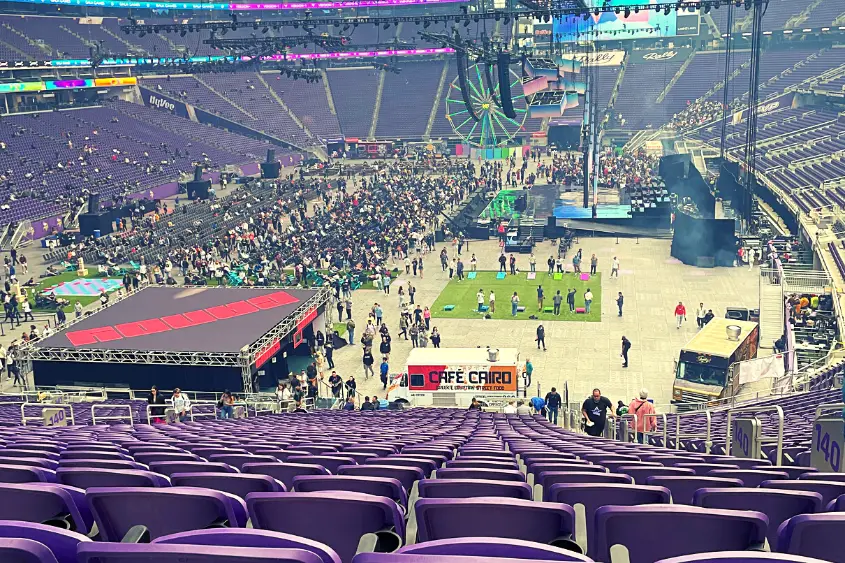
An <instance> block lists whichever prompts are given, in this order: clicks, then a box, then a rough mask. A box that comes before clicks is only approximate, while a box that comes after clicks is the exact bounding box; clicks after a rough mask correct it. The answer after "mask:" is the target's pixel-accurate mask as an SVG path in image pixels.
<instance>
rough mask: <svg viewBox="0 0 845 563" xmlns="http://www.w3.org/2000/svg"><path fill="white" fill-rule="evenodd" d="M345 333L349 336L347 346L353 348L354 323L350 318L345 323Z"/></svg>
mask: <svg viewBox="0 0 845 563" xmlns="http://www.w3.org/2000/svg"><path fill="white" fill-rule="evenodd" d="M346 332H347V333H348V334H349V345H350V346H355V321H353V320H352V319H351V318H349V319H348V320H347V321H346Z"/></svg>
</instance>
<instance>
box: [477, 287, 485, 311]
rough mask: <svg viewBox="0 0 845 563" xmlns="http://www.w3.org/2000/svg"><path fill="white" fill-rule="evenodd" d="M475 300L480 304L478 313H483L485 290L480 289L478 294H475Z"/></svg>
mask: <svg viewBox="0 0 845 563" xmlns="http://www.w3.org/2000/svg"><path fill="white" fill-rule="evenodd" d="M475 300H476V301H477V302H478V312H479V313H480V312H481V308H482V307H483V306H484V290H483V289H479V290H478V293H476V294H475Z"/></svg>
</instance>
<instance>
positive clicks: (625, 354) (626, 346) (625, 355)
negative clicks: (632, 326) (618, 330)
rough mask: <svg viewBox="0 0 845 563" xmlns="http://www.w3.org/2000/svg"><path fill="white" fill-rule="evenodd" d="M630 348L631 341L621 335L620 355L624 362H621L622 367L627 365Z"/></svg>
mask: <svg viewBox="0 0 845 563" xmlns="http://www.w3.org/2000/svg"><path fill="white" fill-rule="evenodd" d="M630 349H631V341H630V340H628V339H627V338H625V337H624V336H623V337H622V353H621V354H620V356H622V359H623V360H624V363H623V364H622V367H623V368H626V367H628V351H629V350H630Z"/></svg>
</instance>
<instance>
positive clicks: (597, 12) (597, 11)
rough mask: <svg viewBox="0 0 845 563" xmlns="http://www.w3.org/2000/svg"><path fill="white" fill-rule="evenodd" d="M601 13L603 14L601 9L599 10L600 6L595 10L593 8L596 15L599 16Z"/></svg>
mask: <svg viewBox="0 0 845 563" xmlns="http://www.w3.org/2000/svg"><path fill="white" fill-rule="evenodd" d="M599 14H601V10H599V9H598V8H596V9H595V10H593V15H594V16H596V17H598V15H599Z"/></svg>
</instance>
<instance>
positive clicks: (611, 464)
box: [601, 461, 663, 473]
mask: <svg viewBox="0 0 845 563" xmlns="http://www.w3.org/2000/svg"><path fill="white" fill-rule="evenodd" d="M601 467H604V468H605V469H607V470H608V471H610V472H611V473H622V472H621V471H619V468H620V467H663V466H662V465H661V464H660V463H659V462H657V461H604V462H602V464H601Z"/></svg>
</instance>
